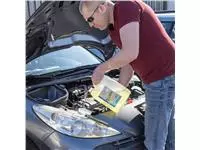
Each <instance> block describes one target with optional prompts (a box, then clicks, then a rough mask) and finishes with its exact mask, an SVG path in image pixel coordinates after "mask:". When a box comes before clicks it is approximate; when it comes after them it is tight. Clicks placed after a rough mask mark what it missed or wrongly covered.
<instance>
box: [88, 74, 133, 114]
mask: <svg viewBox="0 0 200 150" xmlns="http://www.w3.org/2000/svg"><path fill="white" fill-rule="evenodd" d="M90 93H91V95H92V97H93V98H94V99H95V100H97V101H98V102H100V103H101V104H103V105H104V106H106V107H107V108H109V109H111V110H112V111H113V112H115V113H118V112H119V110H120V109H121V108H122V107H123V106H124V104H125V103H126V101H127V99H128V97H129V95H130V93H131V92H130V91H129V89H127V88H126V87H124V86H123V85H121V84H120V83H119V82H117V81H115V80H113V79H111V78H110V77H108V76H106V75H104V78H103V80H102V81H101V82H100V83H99V84H98V85H95V87H94V88H92V89H91V90H90Z"/></svg>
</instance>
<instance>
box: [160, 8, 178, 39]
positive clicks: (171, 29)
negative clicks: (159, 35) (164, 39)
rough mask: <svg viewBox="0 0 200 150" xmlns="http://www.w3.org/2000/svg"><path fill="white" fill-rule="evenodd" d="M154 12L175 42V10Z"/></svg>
mask: <svg viewBox="0 0 200 150" xmlns="http://www.w3.org/2000/svg"><path fill="white" fill-rule="evenodd" d="M156 14H157V16H158V18H159V20H160V21H161V23H162V24H163V26H164V28H165V30H166V32H167V33H168V35H169V36H170V37H171V39H172V40H173V41H174V42H175V11H160V12H156Z"/></svg>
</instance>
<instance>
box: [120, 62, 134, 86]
mask: <svg viewBox="0 0 200 150" xmlns="http://www.w3.org/2000/svg"><path fill="white" fill-rule="evenodd" d="M133 73H134V71H133V69H132V67H131V65H130V64H128V65H126V66H124V67H122V68H121V69H120V76H119V83H121V84H122V85H124V86H125V87H127V86H128V83H129V81H130V80H131V77H132V76H133Z"/></svg>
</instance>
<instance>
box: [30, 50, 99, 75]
mask: <svg viewBox="0 0 200 150" xmlns="http://www.w3.org/2000/svg"><path fill="white" fill-rule="evenodd" d="M99 63H100V61H99V60H98V59H97V58H96V57H95V56H94V55H92V54H91V53H90V52H88V51H87V50H86V49H84V48H83V47H81V46H72V47H70V48H65V49H61V50H57V51H54V52H51V53H48V54H45V55H42V56H40V57H38V58H36V59H34V60H32V61H31V62H29V63H28V64H27V65H26V75H41V74H46V73H50V72H55V71H60V70H67V69H73V68H76V67H81V66H87V65H94V64H99Z"/></svg>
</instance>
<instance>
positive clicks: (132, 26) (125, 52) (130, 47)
mask: <svg viewBox="0 0 200 150" xmlns="http://www.w3.org/2000/svg"><path fill="white" fill-rule="evenodd" d="M120 39H121V42H122V49H121V50H120V51H119V52H118V53H117V54H116V55H115V56H113V57H111V58H110V59H109V60H107V61H106V62H104V63H102V64H101V65H99V66H98V67H97V68H96V69H95V70H94V72H93V75H92V82H93V84H98V83H99V82H101V80H102V79H103V76H104V73H105V72H107V71H110V70H113V69H119V68H122V67H123V66H126V65H128V64H129V63H130V62H132V61H133V60H135V59H136V58H137V56H138V54H139V22H130V23H128V24H126V25H124V26H123V27H122V28H121V29H120Z"/></svg>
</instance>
